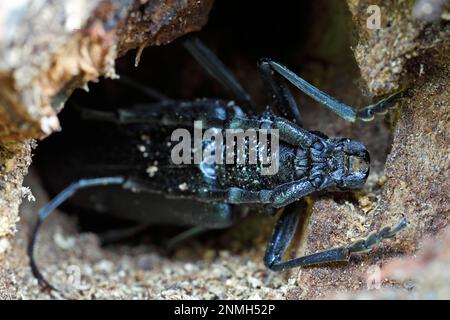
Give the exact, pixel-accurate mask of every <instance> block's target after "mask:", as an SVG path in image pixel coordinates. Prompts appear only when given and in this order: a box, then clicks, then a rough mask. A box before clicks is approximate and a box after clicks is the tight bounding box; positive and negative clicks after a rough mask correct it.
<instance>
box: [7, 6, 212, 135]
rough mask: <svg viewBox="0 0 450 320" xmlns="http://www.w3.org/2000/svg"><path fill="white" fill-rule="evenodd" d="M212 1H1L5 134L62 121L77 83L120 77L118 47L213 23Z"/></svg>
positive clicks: (43, 131) (32, 131) (163, 39)
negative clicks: (116, 66)
mask: <svg viewBox="0 0 450 320" xmlns="http://www.w3.org/2000/svg"><path fill="white" fill-rule="evenodd" d="M211 5H212V1H210V0H206V1H164V0H158V1H132V0H126V1H116V0H107V1H104V0H95V1H85V0H67V1H44V0H39V1H21V2H18V3H17V4H11V3H9V2H3V3H2V4H1V6H0V12H2V15H1V16H0V52H1V53H2V55H1V59H0V105H1V107H2V108H1V109H0V112H1V113H0V142H1V141H8V140H17V139H24V138H38V137H42V136H43V135H48V134H50V133H51V132H53V131H54V130H58V129H59V122H58V119H57V117H56V113H57V112H58V111H59V110H60V109H61V107H62V104H63V103H64V101H65V100H66V99H67V97H68V96H69V95H70V94H71V92H72V91H73V89H75V88H76V87H79V86H81V85H83V84H84V83H86V82H87V81H95V80H97V79H98V78H99V77H100V76H109V77H113V76H114V75H115V73H114V60H115V59H116V58H117V56H118V54H123V53H125V52H126V51H128V50H130V49H132V48H136V47H139V46H148V45H161V44H164V43H167V42H169V41H171V40H173V39H175V38H177V37H179V36H180V35H183V34H185V33H187V32H190V31H194V30H199V29H200V28H201V27H202V26H203V25H204V24H205V23H206V19H207V16H208V13H209V10H210V9H211Z"/></svg>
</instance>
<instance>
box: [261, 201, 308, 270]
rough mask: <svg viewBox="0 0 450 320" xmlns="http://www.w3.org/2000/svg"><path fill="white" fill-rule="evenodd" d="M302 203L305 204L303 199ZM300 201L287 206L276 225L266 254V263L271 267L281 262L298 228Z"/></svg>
mask: <svg viewBox="0 0 450 320" xmlns="http://www.w3.org/2000/svg"><path fill="white" fill-rule="evenodd" d="M300 203H301V204H304V202H303V201H301V202H300ZM300 203H299V204H297V203H293V204H290V205H289V206H287V207H286V208H285V209H284V211H283V212H282V214H281V217H280V219H278V221H277V223H276V225H275V228H274V230H273V234H272V238H271V239H270V241H269V243H268V244H267V248H266V254H265V255H264V264H265V265H266V266H267V267H268V268H270V269H272V267H273V266H276V265H278V264H279V263H280V261H281V259H282V258H283V254H284V253H285V252H286V249H287V248H288V246H289V244H290V242H291V240H292V237H293V236H294V234H295V231H296V230H297V225H298V222H299V220H300V214H299V210H298V209H299V207H300V206H301V205H300ZM301 207H304V206H301Z"/></svg>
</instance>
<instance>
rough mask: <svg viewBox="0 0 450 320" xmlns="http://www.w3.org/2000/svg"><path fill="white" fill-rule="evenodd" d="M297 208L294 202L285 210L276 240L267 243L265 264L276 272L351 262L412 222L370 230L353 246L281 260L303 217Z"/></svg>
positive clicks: (405, 221) (274, 237)
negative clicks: (356, 256) (376, 230)
mask: <svg viewBox="0 0 450 320" xmlns="http://www.w3.org/2000/svg"><path fill="white" fill-rule="evenodd" d="M293 208H295V207H293V206H292V205H290V206H289V207H288V208H286V210H285V211H284V212H283V214H282V216H281V217H280V220H279V221H278V223H277V225H276V226H275V229H274V232H273V236H272V239H271V240H270V241H269V244H268V246H267V250H266V255H265V257H264V263H265V265H266V266H267V267H268V268H269V269H271V270H273V271H283V270H288V269H292V268H296V267H306V266H311V265H317V264H323V263H332V262H343V261H345V262H348V261H349V260H350V256H351V255H352V254H353V253H357V252H364V251H370V250H371V249H372V248H373V247H374V246H376V245H378V244H379V243H380V242H381V241H383V240H385V239H389V238H392V237H394V236H395V235H397V234H398V233H399V232H400V231H402V230H403V229H404V228H405V227H406V226H407V225H408V221H407V220H406V219H404V218H403V219H401V220H400V222H399V223H398V225H397V226H395V227H393V228H392V227H384V228H382V229H381V230H380V231H378V232H372V233H370V234H369V235H368V236H367V237H366V238H365V239H361V240H358V241H355V242H353V243H351V244H349V245H346V246H342V247H338V248H332V249H328V250H324V251H319V252H316V253H313V254H309V255H306V256H302V257H299V258H295V259H292V260H288V261H281V259H282V257H283V254H284V253H285V251H286V249H287V247H288V246H289V243H290V242H291V239H292V237H293V235H294V233H295V230H296V226H297V223H298V219H299V215H298V214H297V213H296V212H295V210H293Z"/></svg>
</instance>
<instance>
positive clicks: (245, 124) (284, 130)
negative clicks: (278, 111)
mask: <svg viewBox="0 0 450 320" xmlns="http://www.w3.org/2000/svg"><path fill="white" fill-rule="evenodd" d="M227 127H228V128H230V129H242V130H247V129H267V130H269V131H270V130H271V129H277V130H278V136H279V138H280V140H282V141H284V142H287V143H289V144H291V145H293V146H301V147H303V148H305V149H307V148H309V147H311V146H312V145H313V144H314V143H315V142H316V141H317V139H318V138H317V136H316V135H314V134H311V133H310V132H309V131H308V130H305V129H303V128H302V127H300V126H298V125H297V124H295V123H293V122H291V121H289V120H287V119H285V118H282V117H277V116H274V117H272V118H271V119H266V118H265V117H262V118H259V119H249V118H244V117H236V118H234V119H232V120H231V121H230V122H229V123H228V125H227Z"/></svg>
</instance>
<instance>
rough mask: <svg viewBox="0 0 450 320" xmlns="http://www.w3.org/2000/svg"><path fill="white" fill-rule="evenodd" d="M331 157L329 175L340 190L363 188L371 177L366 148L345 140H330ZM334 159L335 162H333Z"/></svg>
mask: <svg viewBox="0 0 450 320" xmlns="http://www.w3.org/2000/svg"><path fill="white" fill-rule="evenodd" d="M328 144H329V150H330V153H331V156H329V157H328V159H329V160H328V168H329V169H331V170H330V172H329V174H330V175H331V178H332V180H333V182H334V183H333V184H334V185H335V187H336V188H337V189H339V190H349V189H359V188H362V187H363V186H364V184H365V182H366V180H367V177H368V176H369V169H370V156H369V152H368V151H367V149H366V147H365V146H364V145H363V144H362V143H360V142H357V141H352V140H350V139H345V138H332V139H329V140H328ZM333 159H334V160H333Z"/></svg>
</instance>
